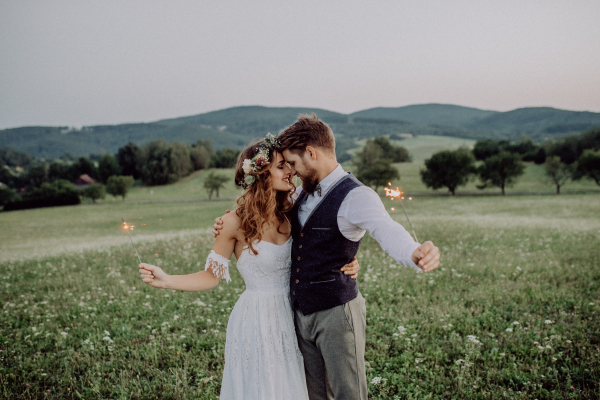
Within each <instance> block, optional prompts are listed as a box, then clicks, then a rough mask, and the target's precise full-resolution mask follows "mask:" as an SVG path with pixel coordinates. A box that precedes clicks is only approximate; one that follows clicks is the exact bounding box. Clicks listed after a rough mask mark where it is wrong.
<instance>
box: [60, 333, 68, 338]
mask: <svg viewBox="0 0 600 400" xmlns="http://www.w3.org/2000/svg"><path fill="white" fill-rule="evenodd" d="M60 334H61V335H62V337H64V338H66V337H67V335H68V333H67V332H61V333H60Z"/></svg>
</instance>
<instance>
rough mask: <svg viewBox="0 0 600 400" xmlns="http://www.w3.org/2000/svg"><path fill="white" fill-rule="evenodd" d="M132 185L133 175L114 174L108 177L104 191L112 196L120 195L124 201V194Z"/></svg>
mask: <svg viewBox="0 0 600 400" xmlns="http://www.w3.org/2000/svg"><path fill="white" fill-rule="evenodd" d="M131 186H133V176H122V175H121V176H116V175H113V176H111V177H110V178H108V182H107V183H106V191H107V192H108V193H110V194H111V195H113V196H114V197H117V196H121V197H123V201H125V196H126V195H127V191H128V190H129V188H130V187H131Z"/></svg>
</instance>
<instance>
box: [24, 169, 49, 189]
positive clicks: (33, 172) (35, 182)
mask: <svg viewBox="0 0 600 400" xmlns="http://www.w3.org/2000/svg"><path fill="white" fill-rule="evenodd" d="M27 179H28V180H29V184H30V185H31V186H33V187H40V186H41V185H42V183H44V182H48V171H47V169H46V166H45V165H36V166H34V167H30V168H29V171H27Z"/></svg>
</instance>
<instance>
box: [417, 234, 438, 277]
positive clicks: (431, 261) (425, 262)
mask: <svg viewBox="0 0 600 400" xmlns="http://www.w3.org/2000/svg"><path fill="white" fill-rule="evenodd" d="M412 260H413V262H414V263H415V264H417V266H418V267H419V268H421V269H422V270H423V272H429V271H433V270H434V269H436V268H437V267H439V265H440V249H438V248H437V247H436V246H434V245H433V242H431V241H430V240H428V241H426V242H425V243H423V244H422V245H420V246H419V247H417V248H416V249H415V251H413V253H412Z"/></svg>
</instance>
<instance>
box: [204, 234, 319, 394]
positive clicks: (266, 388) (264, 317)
mask: <svg viewBox="0 0 600 400" xmlns="http://www.w3.org/2000/svg"><path fill="white" fill-rule="evenodd" d="M291 244H292V238H291V237H290V239H289V240H288V241H287V242H286V243H285V244H283V245H281V246H279V245H276V244H273V243H270V242H264V241H262V242H257V243H256V244H254V248H255V249H256V250H257V251H258V255H254V254H253V253H252V252H251V251H250V250H249V249H248V248H245V249H244V250H243V252H242V254H241V255H240V257H239V259H238V262H237V268H238V270H239V271H240V274H241V275H242V277H243V278H244V282H245V283H246V290H245V291H244V292H243V293H242V295H241V296H240V298H239V299H238V301H237V302H236V303H235V306H234V307H233V311H232V312H231V316H230V317H229V322H228V323H227V337H226V342H225V368H224V371H223V382H222V385H221V394H220V396H219V399H220V400H233V399H235V400H238V399H239V400H242V399H243V400H253V399H255V400H282V399H286V400H296V399H297V400H308V393H307V389H306V381H305V374H304V361H303V358H302V353H300V350H299V349H298V342H297V339H296V332H295V328H294V319H293V315H292V310H291V306H290V297H289V285H290V281H289V280H290V268H291V265H292V261H291V258H290V254H291ZM211 256H212V264H210V263H209V261H211ZM211 256H209V260H207V266H208V265H211V266H212V267H213V268H212V270H213V273H215V275H217V276H221V277H224V278H226V279H229V274H228V270H227V265H226V264H224V263H223V261H222V260H225V261H227V260H226V259H224V258H223V257H220V256H219V255H218V254H216V253H214V252H212V253H211ZM215 256H216V257H215ZM219 258H220V259H219Z"/></svg>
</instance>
